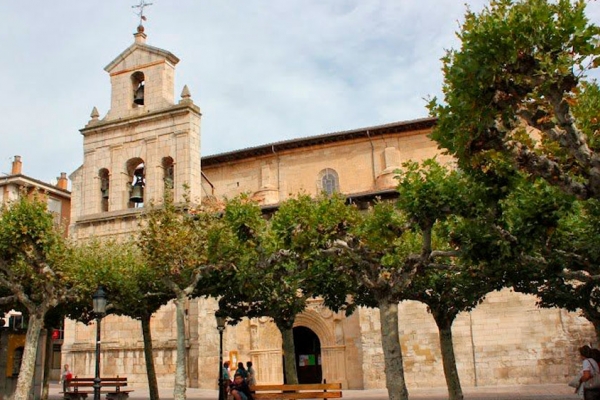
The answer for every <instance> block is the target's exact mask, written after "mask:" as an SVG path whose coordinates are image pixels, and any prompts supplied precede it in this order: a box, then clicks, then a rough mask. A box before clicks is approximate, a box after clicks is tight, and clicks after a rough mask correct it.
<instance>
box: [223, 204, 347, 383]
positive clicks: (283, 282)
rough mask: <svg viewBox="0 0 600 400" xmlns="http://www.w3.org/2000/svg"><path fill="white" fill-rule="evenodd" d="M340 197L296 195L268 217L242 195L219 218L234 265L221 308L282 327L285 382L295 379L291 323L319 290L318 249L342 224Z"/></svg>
mask: <svg viewBox="0 0 600 400" xmlns="http://www.w3.org/2000/svg"><path fill="white" fill-rule="evenodd" d="M345 212H346V206H345V203H344V199H342V198H341V197H338V196H334V197H325V196H321V197H319V198H317V199H313V198H311V197H310V196H308V195H299V196H297V197H294V198H291V199H289V200H286V201H285V202H283V203H282V204H281V206H280V207H279V209H278V210H277V211H276V212H275V213H274V215H273V216H272V217H271V219H270V220H269V221H266V220H265V219H264V217H263V216H262V212H261V210H260V208H259V207H258V205H257V204H256V203H254V202H252V201H250V200H248V198H247V197H246V196H241V197H238V198H235V199H232V200H230V201H229V202H228V203H227V205H226V207H225V211H224V215H223V219H224V221H225V223H226V225H227V226H228V231H229V232H231V235H230V236H229V237H230V239H231V240H232V242H230V243H231V246H232V247H231V248H232V249H236V251H231V252H229V253H230V254H231V255H232V256H233V257H231V263H232V265H235V269H230V272H231V275H230V276H229V278H228V279H226V282H227V284H228V287H227V288H223V289H222V290H221V291H220V293H221V295H222V297H221V299H220V302H219V304H220V309H221V312H223V313H224V314H225V315H228V316H229V317H230V319H231V321H232V322H233V323H235V322H236V321H238V320H240V319H241V318H243V317H248V318H252V317H259V316H267V317H271V318H272V319H273V321H274V323H275V325H276V326H277V328H278V329H279V331H280V332H281V336H282V346H283V353H284V355H285V374H286V375H285V378H286V382H287V383H290V384H291V383H298V377H297V373H296V352H295V349H294V338H293V326H294V321H295V319H296V316H297V315H298V314H299V313H301V312H302V311H304V310H305V308H306V301H307V299H309V298H311V297H314V296H316V294H317V292H318V291H319V290H320V288H319V287H318V285H319V283H320V282H322V279H320V278H323V277H324V276H323V275H322V273H324V271H325V269H323V268H322V267H321V265H320V263H321V262H322V261H321V258H322V257H320V252H321V251H322V249H324V248H326V247H327V243H328V242H329V241H330V240H331V238H333V237H334V236H335V232H336V231H337V230H338V229H340V227H339V221H340V220H341V219H339V218H338V215H339V214H340V213H345Z"/></svg>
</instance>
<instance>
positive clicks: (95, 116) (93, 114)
mask: <svg viewBox="0 0 600 400" xmlns="http://www.w3.org/2000/svg"><path fill="white" fill-rule="evenodd" d="M90 117H92V119H98V118H99V117H100V113H99V112H98V109H97V108H96V107H94V108H93V109H92V113H91V114H90Z"/></svg>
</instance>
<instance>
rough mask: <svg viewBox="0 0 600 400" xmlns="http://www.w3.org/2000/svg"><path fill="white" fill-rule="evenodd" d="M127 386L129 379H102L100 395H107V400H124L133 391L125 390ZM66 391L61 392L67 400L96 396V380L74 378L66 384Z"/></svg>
mask: <svg viewBox="0 0 600 400" xmlns="http://www.w3.org/2000/svg"><path fill="white" fill-rule="evenodd" d="M126 386H127V378H121V377H118V376H117V377H115V378H100V393H105V394H106V400H124V399H126V398H128V397H129V393H130V392H133V390H123V388H124V387H126ZM64 388H65V391H64V392H61V393H62V395H63V397H64V398H65V399H69V400H80V399H85V398H87V396H88V394H91V395H93V394H94V378H77V377H75V378H73V379H71V380H70V381H66V382H65V386H64Z"/></svg>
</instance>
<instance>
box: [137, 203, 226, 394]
mask: <svg viewBox="0 0 600 400" xmlns="http://www.w3.org/2000/svg"><path fill="white" fill-rule="evenodd" d="M220 230H221V226H220V215H219V213H218V212H217V211H216V210H215V209H214V208H212V207H211V205H210V204H209V205H207V206H202V207H197V208H193V207H192V205H191V204H190V203H189V201H186V202H185V203H184V204H182V205H180V206H177V205H175V204H174V203H173V201H172V200H171V197H170V196H165V197H164V203H163V204H162V205H160V206H154V207H150V209H149V211H148V212H147V213H145V215H144V220H143V222H142V226H141V232H140V236H139V239H138V246H139V248H140V249H141V253H142V254H143V256H144V261H143V263H144V265H146V267H147V268H148V271H153V273H155V274H156V275H155V276H156V278H157V279H159V280H161V281H162V284H164V285H165V286H166V287H167V288H168V289H169V290H170V291H171V292H172V294H173V297H174V299H175V300H174V301H175V306H176V323H177V360H176V372H175V386H174V389H173V397H174V398H175V399H176V400H183V399H185V391H186V376H187V375H186V369H185V365H186V363H185V330H184V328H185V309H184V306H185V302H186V300H187V299H188V298H189V297H191V296H192V294H193V293H194V292H195V291H196V293H198V287H200V288H202V293H203V294H205V295H208V294H210V293H212V292H211V290H210V287H208V286H207V285H199V283H200V282H201V280H203V279H208V275H209V273H210V272H211V271H212V270H214V269H216V268H217V267H218V264H217V262H216V260H218V250H219V247H220V246H219V242H218V240H219V238H220V235H219V232H220Z"/></svg>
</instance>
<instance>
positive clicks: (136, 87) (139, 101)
mask: <svg viewBox="0 0 600 400" xmlns="http://www.w3.org/2000/svg"><path fill="white" fill-rule="evenodd" d="M131 85H132V89H133V107H140V106H143V105H144V90H145V85H146V79H145V77H144V73H143V72H141V71H137V72H135V73H134V74H133V75H131Z"/></svg>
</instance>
